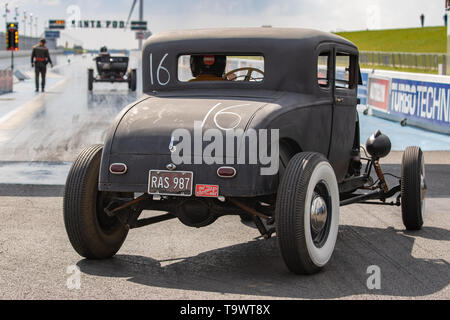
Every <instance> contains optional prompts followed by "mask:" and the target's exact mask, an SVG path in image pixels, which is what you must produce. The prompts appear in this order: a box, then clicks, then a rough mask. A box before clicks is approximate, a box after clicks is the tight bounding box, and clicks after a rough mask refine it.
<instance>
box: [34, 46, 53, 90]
mask: <svg viewBox="0 0 450 320" xmlns="http://www.w3.org/2000/svg"><path fill="white" fill-rule="evenodd" d="M46 42H47V41H46V40H45V39H41V41H39V44H37V45H35V46H34V47H33V52H32V53H31V66H32V67H33V68H35V69H34V70H35V74H36V92H39V75H41V77H42V83H41V88H42V92H44V91H45V77H46V75H47V64H49V63H50V66H51V67H52V68H53V62H52V59H51V58H50V53H49V51H48V48H47V47H46V46H45V44H46Z"/></svg>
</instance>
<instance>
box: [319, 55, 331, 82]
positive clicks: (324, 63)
mask: <svg viewBox="0 0 450 320" xmlns="http://www.w3.org/2000/svg"><path fill="white" fill-rule="evenodd" d="M330 56H331V54H330V53H329V52H323V53H321V54H320V55H319V59H318V63H317V83H318V84H319V86H321V87H323V88H326V87H328V84H329V83H330V70H329V66H330Z"/></svg>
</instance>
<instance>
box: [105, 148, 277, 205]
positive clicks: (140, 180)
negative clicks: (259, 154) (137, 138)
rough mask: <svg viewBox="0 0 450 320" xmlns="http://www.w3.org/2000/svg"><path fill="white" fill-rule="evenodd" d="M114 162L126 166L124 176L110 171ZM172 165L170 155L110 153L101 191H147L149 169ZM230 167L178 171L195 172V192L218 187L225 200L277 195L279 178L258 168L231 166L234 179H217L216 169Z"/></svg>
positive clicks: (190, 167) (184, 167) (181, 168)
mask: <svg viewBox="0 0 450 320" xmlns="http://www.w3.org/2000/svg"><path fill="white" fill-rule="evenodd" d="M113 163H125V164H126V165H127V168H128V171H127V173H126V174H124V175H114V174H111V173H110V172H109V166H110V165H111V164H113ZM170 163H172V161H171V157H170V156H169V155H123V154H117V155H116V154H110V155H108V156H106V157H105V156H104V157H103V160H102V167H101V172H100V181H99V190H101V191H114V192H136V193H146V192H148V180H149V172H150V170H167V168H166V167H167V165H168V164H170ZM222 166H230V165H216V164H214V165H206V164H201V165H184V164H183V165H179V166H177V168H176V170H177V171H192V172H193V173H194V181H193V182H194V184H193V189H194V190H193V192H194V195H195V186H196V185H197V184H206V185H217V186H219V195H220V196H224V197H256V196H267V195H272V194H275V193H276V192H277V188H278V175H275V176H263V175H261V172H260V169H261V168H260V166H259V165H231V167H233V168H235V169H236V171H237V174H236V176H235V177H234V178H231V179H225V178H220V177H218V176H217V170H218V169H219V168H220V167H222Z"/></svg>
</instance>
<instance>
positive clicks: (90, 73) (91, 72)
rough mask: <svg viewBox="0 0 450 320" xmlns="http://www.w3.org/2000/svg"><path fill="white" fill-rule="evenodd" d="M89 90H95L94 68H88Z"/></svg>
mask: <svg viewBox="0 0 450 320" xmlns="http://www.w3.org/2000/svg"><path fill="white" fill-rule="evenodd" d="M88 90H89V91H92V90H94V70H92V69H89V70H88Z"/></svg>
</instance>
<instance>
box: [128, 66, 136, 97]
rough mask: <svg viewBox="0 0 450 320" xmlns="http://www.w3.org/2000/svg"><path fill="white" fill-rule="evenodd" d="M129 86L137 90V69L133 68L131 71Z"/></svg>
mask: <svg viewBox="0 0 450 320" xmlns="http://www.w3.org/2000/svg"><path fill="white" fill-rule="evenodd" d="M128 88H129V89H130V90H131V91H132V92H135V91H136V88H137V71H136V69H133V70H131V72H130V81H129V83H128Z"/></svg>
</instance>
